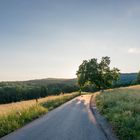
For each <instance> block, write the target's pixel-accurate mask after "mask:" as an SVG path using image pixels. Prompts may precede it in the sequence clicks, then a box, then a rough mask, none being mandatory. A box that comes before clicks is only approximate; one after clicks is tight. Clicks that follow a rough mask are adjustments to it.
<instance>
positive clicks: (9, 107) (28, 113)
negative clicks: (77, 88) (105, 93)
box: [0, 92, 79, 137]
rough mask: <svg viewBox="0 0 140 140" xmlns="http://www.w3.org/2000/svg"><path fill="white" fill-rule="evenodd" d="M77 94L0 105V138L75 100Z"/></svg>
mask: <svg viewBox="0 0 140 140" xmlns="http://www.w3.org/2000/svg"><path fill="white" fill-rule="evenodd" d="M78 95H79V93H76V92H75V93H71V94H62V95H58V96H48V97H46V98H40V99H38V102H36V100H28V101H22V102H17V103H10V104H3V105H0V137H2V136H4V135H6V134H9V133H10V132H12V131H14V130H16V129H18V128H20V127H22V126H24V125H25V124H27V123H29V122H31V121H32V120H34V119H36V118H38V117H40V116H41V115H43V114H45V113H47V112H48V111H50V110H52V109H54V108H56V107H58V106H60V105H61V104H63V103H65V102H67V101H69V100H71V99H73V98H75V97H76V96H78Z"/></svg>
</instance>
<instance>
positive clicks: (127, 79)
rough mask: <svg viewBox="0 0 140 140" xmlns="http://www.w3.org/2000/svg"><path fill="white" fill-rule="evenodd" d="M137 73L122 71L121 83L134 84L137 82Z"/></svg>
mask: <svg viewBox="0 0 140 140" xmlns="http://www.w3.org/2000/svg"><path fill="white" fill-rule="evenodd" d="M137 75H138V74H137V73H122V74H121V76H120V80H119V81H118V83H119V84H133V83H135V82H136V79H137Z"/></svg>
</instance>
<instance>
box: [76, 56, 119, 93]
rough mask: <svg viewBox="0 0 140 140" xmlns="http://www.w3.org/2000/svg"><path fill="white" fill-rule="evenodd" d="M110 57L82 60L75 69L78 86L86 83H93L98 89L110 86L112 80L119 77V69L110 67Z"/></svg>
mask: <svg viewBox="0 0 140 140" xmlns="http://www.w3.org/2000/svg"><path fill="white" fill-rule="evenodd" d="M109 65H110V58H109V57H107V56H106V57H102V60H101V62H99V63H98V61H97V59H95V58H93V59H90V60H89V61H87V60H84V61H83V63H82V64H81V65H80V66H79V70H78V71H77V73H76V74H77V78H78V83H79V85H80V87H83V86H84V85H86V84H90V85H94V86H95V87H96V88H98V89H99V90H101V89H105V88H108V87H110V86H111V85H112V84H113V82H114V81H117V80H118V79H119V75H120V74H119V69H117V68H113V69H110V67H109Z"/></svg>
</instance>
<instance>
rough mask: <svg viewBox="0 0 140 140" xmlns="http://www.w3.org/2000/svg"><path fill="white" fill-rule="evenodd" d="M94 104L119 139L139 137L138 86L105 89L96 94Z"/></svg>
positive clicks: (139, 99)
mask: <svg viewBox="0 0 140 140" xmlns="http://www.w3.org/2000/svg"><path fill="white" fill-rule="evenodd" d="M96 104H97V107H98V109H99V111H100V112H101V113H102V114H103V115H104V116H105V117H106V118H107V119H108V120H109V121H110V122H111V124H112V125H113V128H114V130H115V131H116V133H117V136H118V137H119V139H120V140H139V139H140V88H139V89H114V90H112V91H105V92H104V93H101V94H99V95H97V97H96Z"/></svg>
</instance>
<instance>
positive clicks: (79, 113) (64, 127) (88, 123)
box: [0, 95, 107, 140]
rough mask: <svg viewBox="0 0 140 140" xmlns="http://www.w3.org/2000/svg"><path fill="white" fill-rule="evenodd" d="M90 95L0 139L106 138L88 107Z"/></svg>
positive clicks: (75, 139)
mask: <svg viewBox="0 0 140 140" xmlns="http://www.w3.org/2000/svg"><path fill="white" fill-rule="evenodd" d="M90 97H91V96H90V95H84V96H82V97H77V98H75V99H73V100H71V101H69V102H67V103H65V104H64V105H62V106H60V107H58V108H57V109H55V110H53V111H51V112H49V113H48V114H46V115H44V116H43V117H41V118H39V119H37V120H35V121H33V122H32V123H30V124H28V125H26V126H25V127H23V128H21V129H18V130H17V131H15V132H13V133H11V134H9V135H7V136H5V137H3V138H1V139H0V140H107V139H106V137H105V135H104V133H103V132H102V131H101V129H100V128H99V127H98V124H97V123H96V120H95V118H94V116H93V115H92V113H91V111H90V109H89V101H90Z"/></svg>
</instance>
